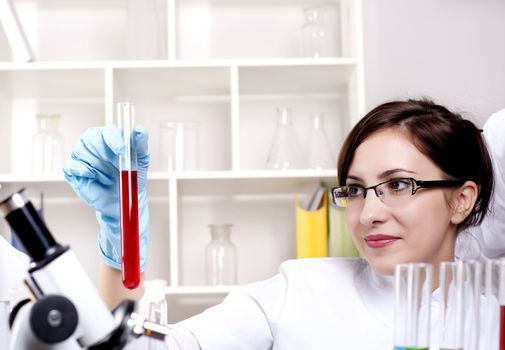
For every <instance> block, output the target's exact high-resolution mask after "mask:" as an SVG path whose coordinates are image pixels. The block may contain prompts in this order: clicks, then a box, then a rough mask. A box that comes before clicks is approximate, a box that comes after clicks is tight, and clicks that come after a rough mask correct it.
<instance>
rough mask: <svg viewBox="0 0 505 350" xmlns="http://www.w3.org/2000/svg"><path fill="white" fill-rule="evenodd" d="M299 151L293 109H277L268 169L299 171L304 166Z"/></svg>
mask: <svg viewBox="0 0 505 350" xmlns="http://www.w3.org/2000/svg"><path fill="white" fill-rule="evenodd" d="M299 150H300V148H299V144H298V139H297V137H296V134H295V128H294V125H293V121H292V117H291V109H289V108H286V107H281V108H277V125H276V127H275V131H274V136H273V139H272V144H271V145H270V151H269V153H268V158H267V164H266V167H267V169H270V170H287V169H299V168H300V167H301V164H302V160H301V159H300V152H299Z"/></svg>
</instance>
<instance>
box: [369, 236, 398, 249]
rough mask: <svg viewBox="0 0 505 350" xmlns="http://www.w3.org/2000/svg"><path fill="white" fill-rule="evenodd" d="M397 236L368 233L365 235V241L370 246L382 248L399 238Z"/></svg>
mask: <svg viewBox="0 0 505 350" xmlns="http://www.w3.org/2000/svg"><path fill="white" fill-rule="evenodd" d="M399 239H400V238H399V237H394V236H388V235H369V236H367V237H365V243H366V244H367V246H368V247H370V248H374V249H375V248H384V247H387V246H390V245H391V244H393V243H395V242H396V241H397V240H399Z"/></svg>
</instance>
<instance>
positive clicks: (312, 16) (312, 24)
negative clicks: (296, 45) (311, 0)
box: [300, 5, 328, 58]
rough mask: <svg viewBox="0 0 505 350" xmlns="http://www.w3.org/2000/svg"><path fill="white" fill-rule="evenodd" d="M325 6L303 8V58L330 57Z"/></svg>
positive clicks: (301, 48) (301, 50) (301, 46)
mask: <svg viewBox="0 0 505 350" xmlns="http://www.w3.org/2000/svg"><path fill="white" fill-rule="evenodd" d="M325 11H326V9H325V7H324V6H317V5H316V6H307V7H304V8H303V13H304V15H305V23H304V24H303V26H302V28H301V40H300V54H301V56H302V57H315V58H319V57H325V56H327V55H328V52H327V51H328V48H327V45H328V42H327V31H326V28H325V26H324V19H323V16H324V12H325Z"/></svg>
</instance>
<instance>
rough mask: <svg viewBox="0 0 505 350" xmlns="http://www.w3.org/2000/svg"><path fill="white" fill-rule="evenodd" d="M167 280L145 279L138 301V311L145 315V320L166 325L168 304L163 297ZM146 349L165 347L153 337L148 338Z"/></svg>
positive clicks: (152, 349)
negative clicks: (142, 293)
mask: <svg viewBox="0 0 505 350" xmlns="http://www.w3.org/2000/svg"><path fill="white" fill-rule="evenodd" d="M166 286H167V281H165V280H162V279H154V280H145V281H144V288H145V292H144V295H143V296H142V298H141V299H140V301H139V313H140V314H142V315H144V316H145V317H146V321H149V322H154V323H156V324H159V325H162V326H167V325H168V306H167V300H166V299H165V288H166ZM147 348H148V350H157V349H160V350H161V349H166V345H165V344H164V343H163V342H161V341H158V340H155V339H148V345H147Z"/></svg>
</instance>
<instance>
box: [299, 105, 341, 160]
mask: <svg viewBox="0 0 505 350" xmlns="http://www.w3.org/2000/svg"><path fill="white" fill-rule="evenodd" d="M309 119H310V128H309V132H308V136H307V145H306V149H305V161H306V167H307V168H308V169H314V170H321V169H335V168H336V167H337V163H336V160H335V158H334V157H333V153H332V152H331V147H330V144H329V142H328V138H327V137H326V133H325V131H324V114H323V113H312V114H311V115H310V116H309Z"/></svg>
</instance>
